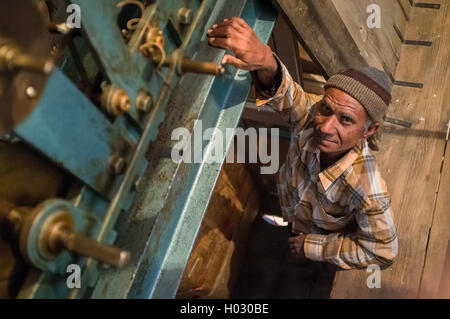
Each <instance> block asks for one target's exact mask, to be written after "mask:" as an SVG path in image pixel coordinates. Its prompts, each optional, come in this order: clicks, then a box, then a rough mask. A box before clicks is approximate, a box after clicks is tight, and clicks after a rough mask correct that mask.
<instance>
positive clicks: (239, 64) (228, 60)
mask: <svg viewBox="0 0 450 319" xmlns="http://www.w3.org/2000/svg"><path fill="white" fill-rule="evenodd" d="M222 64H229V65H232V66H234V67H235V68H236V69H242V70H246V67H247V64H246V63H245V62H244V61H242V60H239V59H238V58H236V57H234V56H232V55H229V54H225V55H224V56H223V59H222Z"/></svg>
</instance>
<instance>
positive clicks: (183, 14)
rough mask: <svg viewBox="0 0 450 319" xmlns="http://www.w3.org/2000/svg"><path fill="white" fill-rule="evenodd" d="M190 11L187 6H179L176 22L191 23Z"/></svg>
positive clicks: (191, 15)
mask: <svg viewBox="0 0 450 319" xmlns="http://www.w3.org/2000/svg"><path fill="white" fill-rule="evenodd" d="M192 17H193V14H192V11H191V10H190V9H188V8H180V9H179V10H178V22H179V23H181V24H191V22H192Z"/></svg>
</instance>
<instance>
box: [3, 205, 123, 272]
mask: <svg viewBox="0 0 450 319" xmlns="http://www.w3.org/2000/svg"><path fill="white" fill-rule="evenodd" d="M25 210H26V209H25ZM21 215H22V216H23V215H26V217H25V218H24V220H23V221H21V220H20V219H19V220H20V221H19V223H20V224H22V225H21V227H20V236H19V244H20V251H21V253H22V255H23V256H24V257H25V258H26V259H27V260H28V261H29V262H30V263H31V264H33V265H34V266H36V267H38V268H39V269H41V270H44V271H51V272H54V273H61V272H65V266H67V265H68V264H69V263H70V262H71V261H72V258H71V256H70V255H69V254H68V253H67V251H70V252H74V253H76V254H79V255H82V256H86V257H91V258H94V259H96V260H97V261H99V262H102V263H104V264H107V265H110V266H114V267H117V268H123V267H125V266H127V265H128V263H129V261H130V254H129V253H128V252H127V251H124V250H121V249H119V248H116V247H113V246H109V245H105V244H102V243H99V242H97V241H95V240H93V239H91V238H88V237H86V236H84V235H82V234H80V233H77V232H76V228H77V225H80V224H81V223H82V212H80V211H79V209H78V208H76V207H75V206H73V205H72V204H71V203H69V202H67V201H64V200H60V199H50V200H46V201H44V202H43V203H41V204H40V205H38V206H37V207H36V208H34V209H33V210H29V211H28V212H26V213H25V214H21ZM10 216H17V213H14V211H13V212H11V213H10V214H9V215H8V220H10V221H11V222H12V223H16V225H17V220H18V219H17V218H16V219H13V218H12V217H10ZM13 220H16V221H15V222H14V221H13ZM16 228H17V226H16Z"/></svg>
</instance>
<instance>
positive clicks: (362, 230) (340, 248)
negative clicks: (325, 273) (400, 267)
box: [304, 199, 398, 269]
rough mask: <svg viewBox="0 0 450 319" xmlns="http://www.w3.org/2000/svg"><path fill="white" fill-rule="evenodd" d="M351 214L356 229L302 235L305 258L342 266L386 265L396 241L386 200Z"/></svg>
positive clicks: (392, 253)
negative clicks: (354, 230)
mask: <svg viewBox="0 0 450 319" xmlns="http://www.w3.org/2000/svg"><path fill="white" fill-rule="evenodd" d="M355 217H356V222H357V226H358V228H357V230H356V232H354V233H351V234H347V235H344V234H341V233H332V234H328V235H322V234H308V235H306V238H305V242H304V251H305V256H306V258H308V259H312V260H317V261H326V262H330V263H332V264H335V265H337V266H339V267H341V268H343V269H352V268H365V267H367V266H369V265H371V264H376V265H379V266H381V267H383V268H384V267H387V266H390V265H391V264H392V263H393V262H394V259H395V257H396V256H397V251H398V242H397V232H396V229H395V225H394V222H393V219H392V214H391V208H390V203H389V200H388V199H384V200H377V201H372V203H371V204H368V205H366V206H365V207H364V208H362V209H361V210H360V211H358V212H357V213H356V216H355Z"/></svg>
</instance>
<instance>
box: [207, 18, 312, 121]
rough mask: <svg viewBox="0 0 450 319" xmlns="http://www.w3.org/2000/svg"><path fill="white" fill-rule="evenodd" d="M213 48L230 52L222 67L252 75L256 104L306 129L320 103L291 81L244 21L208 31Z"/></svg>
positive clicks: (232, 22)
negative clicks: (317, 103)
mask: <svg viewBox="0 0 450 319" xmlns="http://www.w3.org/2000/svg"><path fill="white" fill-rule="evenodd" d="M208 36H209V37H210V40H209V42H210V43H211V44H212V45H215V46H218V47H220V48H224V49H227V50H229V51H231V52H232V53H233V54H234V55H235V56H232V55H229V54H226V55H225V56H224V59H223V61H222V63H224V64H230V65H232V66H234V67H236V68H238V69H243V70H248V71H252V76H253V78H254V81H255V87H256V93H257V101H256V104H257V105H258V106H261V105H263V104H267V105H270V106H271V107H272V108H273V109H274V110H275V111H278V112H280V113H281V115H282V117H283V118H284V119H285V120H286V121H288V122H289V123H290V124H291V126H297V125H300V126H303V124H304V122H306V119H307V115H308V111H309V109H310V108H311V106H312V105H313V104H314V103H315V102H317V101H318V100H320V97H319V96H317V95H314V94H307V93H305V92H304V91H303V89H302V88H301V87H300V85H299V84H298V83H295V82H294V81H293V80H292V77H291V76H290V75H289V72H288V71H287V69H286V67H285V66H284V65H283V63H281V61H280V60H279V59H278V58H276V57H275V56H274V54H273V53H272V50H271V49H270V47H269V46H267V45H265V44H263V43H262V42H261V41H260V40H259V39H258V37H257V35H256V34H255V32H254V31H253V30H252V28H250V27H249V26H248V25H247V24H246V23H245V21H244V20H242V19H241V18H231V19H225V20H224V21H223V22H221V23H218V24H215V25H213V27H212V29H211V30H209V31H208Z"/></svg>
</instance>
